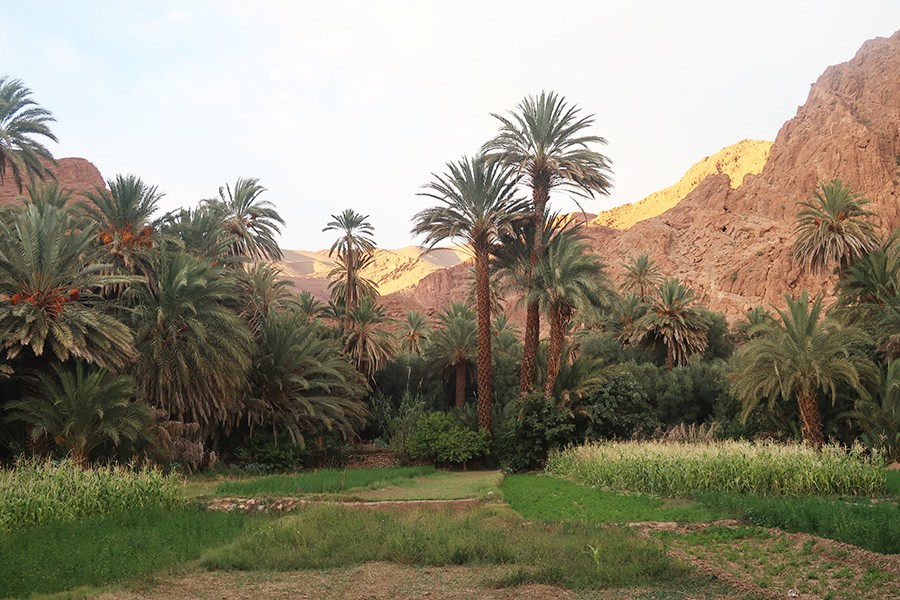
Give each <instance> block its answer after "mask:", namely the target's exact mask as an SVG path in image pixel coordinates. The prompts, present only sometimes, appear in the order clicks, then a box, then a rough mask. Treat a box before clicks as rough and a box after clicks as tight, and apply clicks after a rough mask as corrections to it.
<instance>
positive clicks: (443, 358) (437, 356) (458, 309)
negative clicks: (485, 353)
mask: <svg viewBox="0 0 900 600" xmlns="http://www.w3.org/2000/svg"><path fill="white" fill-rule="evenodd" d="M437 318H438V327H437V329H435V330H434V332H433V333H432V335H431V340H430V344H429V345H428V351H427V356H428V362H429V363H430V364H432V365H435V366H436V367H437V368H438V369H439V370H441V371H444V372H452V373H453V375H454V382H455V384H456V387H455V392H454V395H453V398H454V403H455V404H456V407H457V408H463V407H464V406H465V405H466V380H467V374H468V372H469V371H470V370H471V368H472V365H473V363H474V361H475V357H476V354H477V347H478V327H477V325H476V324H475V313H473V312H472V309H471V308H469V307H468V306H467V305H466V304H464V303H461V302H454V303H453V304H451V305H450V306H449V307H447V308H446V309H444V311H443V312H441V313H440V314H438V317H437Z"/></svg>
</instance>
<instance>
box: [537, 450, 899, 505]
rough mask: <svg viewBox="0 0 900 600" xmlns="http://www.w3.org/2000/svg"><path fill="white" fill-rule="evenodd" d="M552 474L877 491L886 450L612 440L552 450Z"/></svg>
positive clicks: (759, 490) (641, 483)
mask: <svg viewBox="0 0 900 600" xmlns="http://www.w3.org/2000/svg"><path fill="white" fill-rule="evenodd" d="M546 471H547V473H549V474H552V475H557V476H562V477H568V478H570V479H573V480H575V481H577V482H579V483H583V484H586V485H590V486H595V487H598V488H603V489H609V490H616V491H634V492H645V493H651V494H656V495H660V496H686V495H692V494H695V493H698V492H724V493H734V494H757V495H814V494H819V495H821V494H827V495H850V496H870V495H874V494H880V493H883V492H884V490H885V476H884V458H883V457H882V455H880V454H879V453H877V452H875V453H869V452H867V451H865V450H864V449H863V448H862V447H861V446H854V447H853V448H844V447H840V446H825V447H823V448H822V450H821V451H817V450H815V449H813V448H811V447H809V446H805V445H800V444H776V443H769V442H763V443H752V442H742V441H722V442H715V443H710V444H689V443H671V442H661V441H655V442H652V441H651V442H607V443H600V444H588V445H584V446H574V447H570V448H567V449H565V450H561V451H558V452H555V453H553V454H551V456H550V457H549V459H548V461H547V466H546Z"/></svg>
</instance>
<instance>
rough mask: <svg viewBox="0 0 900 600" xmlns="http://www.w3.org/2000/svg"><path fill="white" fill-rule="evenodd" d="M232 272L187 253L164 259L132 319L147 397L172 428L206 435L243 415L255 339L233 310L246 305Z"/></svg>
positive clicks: (156, 266) (139, 378)
mask: <svg viewBox="0 0 900 600" xmlns="http://www.w3.org/2000/svg"><path fill="white" fill-rule="evenodd" d="M233 274H234V273H233V271H230V270H228V269H225V268H224V267H221V266H218V267H216V266H213V265H212V263H210V262H209V261H207V260H204V259H202V258H198V257H195V256H192V255H190V254H186V253H170V252H167V251H163V252H161V253H160V254H159V255H158V256H157V257H156V259H155V260H154V261H153V263H152V264H151V273H150V280H149V282H148V284H147V285H146V286H143V287H141V288H139V289H138V293H137V294H136V296H137V303H136V306H135V308H134V313H133V323H134V328H135V340H136V345H137V347H138V349H139V350H140V357H139V358H138V360H137V362H136V363H135V365H134V367H133V372H134V375H135V379H136V380H137V381H138V382H139V383H140V386H141V396H142V397H143V398H144V400H146V401H147V402H148V403H149V404H150V405H151V406H154V407H156V408H159V409H161V410H163V411H165V412H166V413H167V414H168V416H169V418H170V419H171V420H173V421H184V422H191V423H197V424H199V425H200V426H201V428H202V430H203V432H204V433H206V434H209V433H211V432H212V431H213V430H214V429H215V428H216V427H219V426H225V427H228V426H230V425H232V424H234V423H235V422H236V421H237V419H238V418H239V417H240V415H241V413H242V409H243V407H242V400H243V397H244V392H245V388H246V385H247V379H246V374H247V370H248V368H249V367H250V354H251V352H252V350H253V338H252V336H251V334H250V331H249V330H248V328H247V325H246V324H245V323H244V321H243V320H242V319H241V318H240V317H239V316H238V314H237V312H236V311H235V310H232V309H231V308H230V307H232V306H233V307H237V306H239V305H240V298H239V295H238V290H237V285H236V282H235V280H234V277H233Z"/></svg>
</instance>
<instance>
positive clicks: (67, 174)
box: [0, 158, 106, 205]
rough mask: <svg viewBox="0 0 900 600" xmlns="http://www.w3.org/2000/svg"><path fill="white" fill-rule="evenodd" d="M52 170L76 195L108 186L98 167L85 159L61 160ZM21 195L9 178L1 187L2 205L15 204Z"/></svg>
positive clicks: (60, 181)
mask: <svg viewBox="0 0 900 600" xmlns="http://www.w3.org/2000/svg"><path fill="white" fill-rule="evenodd" d="M50 169H51V171H52V172H53V173H54V174H55V175H56V179H57V181H58V182H59V185H60V186H61V187H62V188H64V189H69V190H73V191H74V192H75V193H76V194H78V193H81V192H93V191H94V189H95V188H96V187H98V186H99V187H105V186H106V184H105V183H104V181H103V177H102V176H101V175H100V171H98V170H97V167H95V166H94V164H93V163H91V162H90V161H88V160H85V159H83V158H60V159H59V160H58V161H57V164H56V166H55V167H54V166H51V167H50ZM19 195H20V194H19V188H17V187H16V183H15V181H13V179H12V177H10V176H7V177H6V178H5V179H4V180H3V185H0V205H3V204H8V203H10V202H13V201H14V200H15V199H16V198H18V197H19Z"/></svg>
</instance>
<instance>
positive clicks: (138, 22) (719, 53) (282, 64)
mask: <svg viewBox="0 0 900 600" xmlns="http://www.w3.org/2000/svg"><path fill="white" fill-rule="evenodd" d="M0 24H2V31H3V35H2V36H0V56H2V57H3V67H2V69H3V70H2V71H0V76H2V75H7V76H10V77H13V78H18V79H21V80H22V81H23V83H24V84H25V85H26V86H27V87H29V88H30V89H31V90H32V92H33V98H34V100H36V101H37V102H38V103H39V104H40V105H41V106H43V107H44V108H46V109H48V110H50V111H51V112H52V113H53V115H54V117H55V118H56V123H55V124H54V125H53V131H54V132H55V133H56V135H57V137H58V138H59V144H54V143H52V142H51V143H50V144H48V146H49V148H50V150H51V151H52V152H53V154H54V156H56V157H57V158H61V157H67V156H79V157H83V158H87V159H88V160H90V161H91V162H93V163H94V164H95V165H96V166H97V168H98V169H99V170H100V172H101V173H102V174H103V176H104V177H105V178H107V179H111V178H112V177H113V176H115V175H116V174H126V173H133V174H136V175H138V176H140V177H141V178H143V179H144V181H146V182H148V183H150V184H153V185H156V186H158V187H159V189H160V190H161V191H163V192H165V194H166V196H165V198H164V200H163V202H162V208H163V209H164V210H172V209H174V208H177V207H179V206H192V205H195V204H196V203H197V202H198V201H199V200H201V199H203V198H211V197H215V196H216V195H217V194H218V189H219V187H220V186H222V185H224V184H225V183H230V184H231V185H232V186H233V184H234V182H235V181H236V180H237V179H238V178H239V177H244V178H246V177H256V178H258V179H259V180H260V183H261V184H262V185H263V186H265V187H266V189H267V191H266V192H265V193H264V194H263V196H262V198H263V199H266V200H269V201H271V202H272V203H274V204H275V206H276V208H277V209H278V211H279V212H280V213H281V215H282V217H283V218H284V219H285V221H286V226H285V228H284V230H283V232H282V239H281V245H282V247H284V248H290V249H306V250H314V249H320V248H327V247H328V246H330V245H331V242H332V241H333V238H334V236H335V234H334V232H322V229H323V228H324V226H325V225H326V223H327V222H328V221H330V220H331V217H330V215H332V214H336V213H338V212H341V211H342V210H344V209H345V208H352V209H354V210H356V211H357V212H360V213H362V214H366V215H369V221H370V222H371V223H372V225H373V226H374V227H375V239H376V242H377V243H378V245H379V246H382V247H386V248H396V247H401V246H405V245H408V244H410V243H411V242H412V241H413V239H412V237H411V236H410V234H409V229H410V225H411V223H410V219H411V218H412V216H413V215H414V214H415V213H416V212H417V211H419V210H422V209H423V208H426V207H428V206H430V205H431V204H432V202H430V201H429V200H428V199H427V198H423V197H420V196H417V193H418V192H420V191H421V187H422V186H423V185H424V184H426V183H428V182H429V181H431V180H432V174H433V173H443V172H444V171H445V169H446V164H447V163H448V162H450V161H456V160H459V159H460V158H461V157H462V156H464V155H466V156H471V155H473V154H475V153H477V151H478V150H479V148H480V147H481V145H482V144H483V143H484V142H485V141H486V140H488V139H489V138H491V137H492V136H493V135H494V133H496V131H497V126H498V121H497V120H496V119H495V118H494V117H492V116H491V113H505V112H507V111H511V110H514V109H515V108H516V106H517V105H518V104H519V102H520V101H521V100H522V99H523V98H524V97H526V96H528V95H535V94H538V93H540V92H541V91H542V90H553V91H556V92H558V93H559V94H561V95H562V96H564V97H565V98H566V100H567V101H568V102H570V103H572V104H574V105H576V106H578V107H579V108H581V109H582V111H583V114H585V115H588V114H590V115H594V126H593V128H592V130H591V133H593V134H594V135H599V136H602V137H604V138H605V139H606V140H607V141H608V144H607V145H605V146H603V147H601V148H599V149H600V150H601V151H602V152H603V153H604V154H605V155H606V156H608V157H609V158H610V160H611V161H612V165H613V180H614V183H615V187H614V189H613V190H612V192H611V194H610V196H609V197H604V198H598V199H595V200H588V201H586V202H582V205H583V207H584V209H585V210H586V211H588V212H598V211H600V210H605V209H608V208H611V207H613V206H616V205H619V204H623V203H626V202H633V201H636V200H639V199H641V198H642V197H644V196H646V195H648V194H649V193H651V192H654V191H656V190H659V189H662V188H664V187H666V186H668V185H671V184H673V183H675V182H676V181H677V180H678V179H679V178H680V177H681V175H682V174H683V173H684V172H685V171H686V170H687V169H688V168H689V167H690V166H691V165H692V164H693V163H695V162H697V161H698V160H701V159H702V158H704V157H705V156H708V155H710V154H712V153H714V152H716V151H718V150H720V149H721V148H723V147H725V146H727V145H730V144H733V143H736V142H738V141H740V140H742V139H745V138H753V139H767V140H773V139H774V138H775V135H776V134H777V133H778V130H779V128H780V127H781V125H782V124H783V123H784V122H785V121H787V120H788V119H790V118H791V117H792V116H794V114H795V113H796V110H797V108H798V107H799V106H800V105H802V104H803V103H804V102H805V100H806V97H807V95H808V93H809V86H810V84H812V83H813V82H814V81H815V80H816V79H817V78H818V77H819V75H820V74H821V73H822V71H824V70H825V68H826V67H828V66H829V65H832V64H836V63H839V62H844V61H847V60H849V59H851V58H852V57H853V55H854V54H855V53H856V51H857V50H858V48H859V47H860V45H862V43H863V42H864V41H866V40H867V39H871V38H873V37H878V36H881V37H884V36H889V35H891V34H892V33H893V32H894V31H895V30H896V29H898V28H900V2H898V1H897V0H857V1H855V2H852V3H851V2H848V1H847V0H842V1H833V0H821V1H814V0H804V1H801V0H778V1H769V0H760V1H756V2H752V3H750V2H724V1H722V0H719V1H717V2H693V1H690V0H682V1H679V2H672V1H670V0H664V1H651V0H644V1H640V2H627V1H620V2H612V1H599V0H595V1H583V2H579V1H564V0H555V1H553V2H547V1H545V2H535V1H531V0H516V1H506V0H480V1H470V0H453V1H449V0H443V1H440V2H437V1H429V0H409V1H399V0H398V1H395V2H388V1H382V0H364V1H359V2H349V1H344V0H326V1H319V2H307V1H299V0H297V1H282V2H276V1H264V0H256V1H252V2H251V1H228V0H198V1H185V0H182V1H162V0H144V1H141V2H121V1H119V0H107V1H100V0H79V1H78V2H64V1H63V0H56V1H47V0H29V1H28V2H21V1H9V0H0ZM551 204H552V206H553V208H555V209H558V210H564V211H568V210H574V209H575V208H576V207H575V204H574V202H573V200H572V199H570V198H568V197H566V196H564V195H555V196H553V197H552V198H551Z"/></svg>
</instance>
